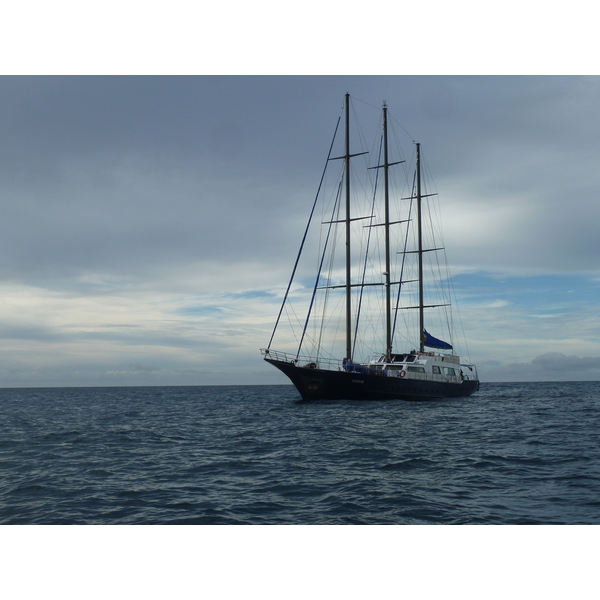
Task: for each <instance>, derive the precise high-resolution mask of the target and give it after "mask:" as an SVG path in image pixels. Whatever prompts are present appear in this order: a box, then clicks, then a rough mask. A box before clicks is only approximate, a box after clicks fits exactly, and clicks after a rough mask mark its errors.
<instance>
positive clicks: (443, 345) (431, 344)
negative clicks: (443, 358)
mask: <svg viewBox="0 0 600 600" xmlns="http://www.w3.org/2000/svg"><path fill="white" fill-rule="evenodd" d="M423 333H424V337H425V341H424V342H423V343H424V344H425V346H427V347H428V348H438V349H440V350H452V346H451V345H450V344H449V343H448V342H443V341H442V340H438V339H437V338H434V337H433V336H432V335H429V333H427V331H425V330H423Z"/></svg>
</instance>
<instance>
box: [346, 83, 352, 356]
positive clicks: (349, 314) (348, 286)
mask: <svg viewBox="0 0 600 600" xmlns="http://www.w3.org/2000/svg"><path fill="white" fill-rule="evenodd" d="M344 163H345V165H344V168H345V171H346V358H347V359H348V360H349V361H351V360H352V298H351V296H350V289H351V283H352V282H351V271H350V261H351V258H352V256H351V254H350V94H346V156H345V158H344Z"/></svg>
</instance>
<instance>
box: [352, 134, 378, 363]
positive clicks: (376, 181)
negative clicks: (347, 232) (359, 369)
mask: <svg viewBox="0 0 600 600" xmlns="http://www.w3.org/2000/svg"><path fill="white" fill-rule="evenodd" d="M382 147H383V136H382V138H381V141H380V144H379V156H378V157H377V164H380V163H381V149H382ZM376 171H377V172H376V173H375V182H374V188H373V202H372V203H371V215H374V214H375V197H376V195H377V183H378V181H379V169H376ZM372 229H373V228H372V227H370V228H369V233H368V235H367V244H366V248H365V262H364V265H363V273H362V281H361V284H362V285H361V288H360V294H359V296H358V307H357V313H356V324H355V327H354V344H353V346H352V356H354V353H355V351H356V339H357V338H358V323H359V321H360V312H361V308H362V300H363V294H364V291H365V287H364V283H365V278H366V274H367V264H368V260H369V248H370V244H371V231H372Z"/></svg>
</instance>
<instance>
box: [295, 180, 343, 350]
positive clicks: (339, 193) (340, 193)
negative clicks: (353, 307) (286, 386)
mask: <svg viewBox="0 0 600 600" xmlns="http://www.w3.org/2000/svg"><path fill="white" fill-rule="evenodd" d="M341 195H342V181H341V180H340V184H339V188H338V197H337V200H336V202H335V204H334V206H333V212H332V214H331V219H330V220H331V221H333V220H334V217H335V212H336V210H338V207H339V204H340V198H341ZM332 229H333V222H331V223H329V227H328V230H327V236H326V237H325V244H324V246H323V255H322V256H321V263H320V265H319V269H318V271H317V277H316V279H315V286H314V288H313V293H312V297H311V299H310V305H309V307H308V313H307V314H306V321H305V322H304V329H303V330H302V337H301V338H300V345H299V346H298V353H297V354H296V359H298V356H300V350H301V348H302V343H303V342H304V335H305V334H306V330H307V328H308V322H309V320H310V314H311V312H312V308H313V304H314V302H315V296H316V294H317V289H318V286H319V279H320V278H321V270H322V269H323V263H324V262H325V254H326V252H327V246H328V244H329V237H330V235H331V231H332Z"/></svg>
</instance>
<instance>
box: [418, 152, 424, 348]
mask: <svg viewBox="0 0 600 600" xmlns="http://www.w3.org/2000/svg"><path fill="white" fill-rule="evenodd" d="M417 219H418V238H419V250H418V253H419V340H420V341H419V349H420V351H421V352H424V351H425V319H424V310H423V308H424V306H423V228H422V226H421V220H422V219H421V144H417Z"/></svg>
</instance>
